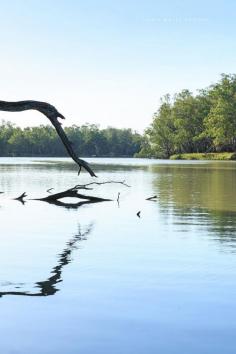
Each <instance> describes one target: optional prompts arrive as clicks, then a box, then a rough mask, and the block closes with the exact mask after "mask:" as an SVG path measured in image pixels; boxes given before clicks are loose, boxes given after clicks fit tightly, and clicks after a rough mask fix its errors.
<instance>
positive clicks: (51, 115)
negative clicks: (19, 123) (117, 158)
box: [0, 100, 96, 177]
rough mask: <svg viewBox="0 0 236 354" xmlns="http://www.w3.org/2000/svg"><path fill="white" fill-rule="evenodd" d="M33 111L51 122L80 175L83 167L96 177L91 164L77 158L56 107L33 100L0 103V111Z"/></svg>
mask: <svg viewBox="0 0 236 354" xmlns="http://www.w3.org/2000/svg"><path fill="white" fill-rule="evenodd" d="M31 109H32V110H36V111H39V112H41V113H42V114H44V115H45V116H46V117H47V118H48V119H49V120H50V122H51V123H52V125H53V126H54V128H55V129H56V131H57V133H58V135H59V137H60V138H61V141H62V143H63V144H64V146H65V148H66V150H67V152H68V154H69V155H70V157H71V158H72V159H73V160H74V161H75V162H76V163H77V164H78V165H79V167H80V169H79V173H80V170H81V168H82V167H83V168H84V169H85V170H86V171H87V172H88V173H89V174H90V175H91V176H92V177H96V175H95V173H94V172H93V170H92V169H91V167H90V166H89V164H88V163H87V162H86V161H84V160H82V159H80V158H79V157H77V155H76V153H75V152H74V150H73V147H72V144H71V142H70V141H69V139H68V137H67V135H66V133H65V132H64V130H63V128H62V127H61V123H60V122H59V121H58V118H61V119H65V117H64V116H63V115H62V114H61V113H59V112H58V111H57V109H56V108H55V107H54V106H52V105H51V104H49V103H46V102H40V101H31V100H27V101H18V102H7V101H0V111H7V112H21V111H27V110H31Z"/></svg>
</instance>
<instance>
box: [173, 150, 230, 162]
mask: <svg viewBox="0 0 236 354" xmlns="http://www.w3.org/2000/svg"><path fill="white" fill-rule="evenodd" d="M170 160H227V161H232V160H236V153H235V152H210V153H192V154H175V155H172V156H171V157H170Z"/></svg>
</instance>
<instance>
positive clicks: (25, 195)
mask: <svg viewBox="0 0 236 354" xmlns="http://www.w3.org/2000/svg"><path fill="white" fill-rule="evenodd" d="M25 197H27V194H26V193H25V192H24V193H22V194H21V195H20V196H19V197H17V198H14V200H18V201H19V202H21V203H22V204H23V205H24V204H25V200H24V198H25Z"/></svg>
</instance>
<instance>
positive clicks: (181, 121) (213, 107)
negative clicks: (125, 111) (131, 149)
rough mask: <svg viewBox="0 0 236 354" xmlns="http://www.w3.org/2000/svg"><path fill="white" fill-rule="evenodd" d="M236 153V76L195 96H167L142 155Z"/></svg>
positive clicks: (146, 133)
mask: <svg viewBox="0 0 236 354" xmlns="http://www.w3.org/2000/svg"><path fill="white" fill-rule="evenodd" d="M221 151H225V152H233V151H236V75H225V74H223V75H222V76H221V79H220V81H219V82H217V83H216V84H214V85H212V86H210V87H209V88H207V89H206V90H201V91H199V92H198V94H197V95H193V94H192V93H191V92H190V91H188V90H183V91H182V92H180V93H179V94H177V95H175V96H174V97H173V99H171V98H170V96H169V95H167V96H165V97H164V98H163V100H162V102H161V106H160V108H159V109H158V111H157V112H156V113H155V114H154V117H153V122H152V124H151V126H150V127H149V128H148V129H147V130H146V132H145V139H144V140H143V146H142V149H141V151H140V153H139V154H138V156H148V157H150V156H154V157H163V158H169V157H170V156H171V155H173V154H183V153H205V152H221Z"/></svg>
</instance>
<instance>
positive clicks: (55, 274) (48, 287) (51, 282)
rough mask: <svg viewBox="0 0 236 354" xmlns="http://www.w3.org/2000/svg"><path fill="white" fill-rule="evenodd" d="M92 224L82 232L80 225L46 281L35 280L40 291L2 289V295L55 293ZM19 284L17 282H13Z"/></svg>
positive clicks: (43, 294)
mask: <svg viewBox="0 0 236 354" xmlns="http://www.w3.org/2000/svg"><path fill="white" fill-rule="evenodd" d="M92 226H93V225H92V224H91V225H89V226H88V227H87V228H86V231H84V232H82V231H81V229H80V226H79V231H78V233H77V234H76V235H75V236H74V237H73V238H72V239H71V240H70V241H69V242H67V244H66V248H65V249H64V250H63V251H62V253H61V254H60V255H59V259H58V262H57V265H56V266H55V267H53V268H52V271H51V274H52V275H51V276H50V277H49V278H48V279H46V280H44V281H37V282H35V286H36V287H37V288H38V289H39V291H37V292H35V293H30V292H28V291H1V292H0V297H2V296H5V295H18V296H49V295H54V294H55V293H56V292H57V291H58V289H57V288H56V284H58V283H60V282H62V281H63V279H62V270H63V268H64V267H65V266H66V265H67V264H69V263H70V262H71V254H72V252H73V250H74V249H76V248H78V243H79V242H80V241H83V240H86V239H87V236H88V235H89V233H90V232H91V230H92ZM11 285H17V284H11Z"/></svg>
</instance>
